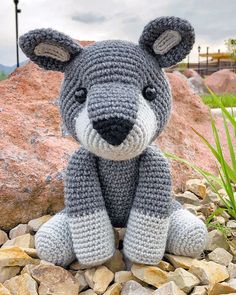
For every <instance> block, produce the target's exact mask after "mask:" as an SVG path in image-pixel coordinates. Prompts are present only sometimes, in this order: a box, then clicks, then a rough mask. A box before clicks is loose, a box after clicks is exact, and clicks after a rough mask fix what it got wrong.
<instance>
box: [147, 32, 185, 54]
mask: <svg viewBox="0 0 236 295" xmlns="http://www.w3.org/2000/svg"><path fill="white" fill-rule="evenodd" d="M181 40H182V37H181V35H180V33H179V32H178V31H173V30H167V31H165V32H164V33H162V34H161V35H160V36H159V37H158V38H157V39H156V41H155V42H154V44H153V47H152V48H153V50H154V52H155V53H156V54H160V55H163V54H165V53H167V52H168V51H169V50H170V49H171V48H173V47H174V46H176V45H178V44H179V43H180V42H181Z"/></svg>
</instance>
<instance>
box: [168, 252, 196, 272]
mask: <svg viewBox="0 0 236 295" xmlns="http://www.w3.org/2000/svg"><path fill="white" fill-rule="evenodd" d="M165 258H166V259H167V260H168V261H169V262H170V263H171V264H172V265H173V266H174V267H175V268H178V267H182V268H184V269H189V268H190V267H191V265H192V264H193V262H194V259H193V258H190V257H185V256H178V255H173V254H165Z"/></svg>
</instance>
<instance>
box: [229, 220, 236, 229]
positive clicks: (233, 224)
mask: <svg viewBox="0 0 236 295" xmlns="http://www.w3.org/2000/svg"><path fill="white" fill-rule="evenodd" d="M227 227H228V228H231V229H236V221H235V220H229V221H228V222H227Z"/></svg>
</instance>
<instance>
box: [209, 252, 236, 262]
mask: <svg viewBox="0 0 236 295" xmlns="http://www.w3.org/2000/svg"><path fill="white" fill-rule="evenodd" d="M208 257H209V260H212V261H214V262H216V263H219V264H222V265H225V266H228V265H229V264H230V262H231V261H232V259H233V255H231V254H230V253H229V252H228V251H226V250H225V249H223V248H216V249H215V250H214V251H212V252H211V253H210V254H209V255H208Z"/></svg>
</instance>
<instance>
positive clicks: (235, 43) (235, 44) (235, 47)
mask: <svg viewBox="0 0 236 295" xmlns="http://www.w3.org/2000/svg"><path fill="white" fill-rule="evenodd" d="M225 45H226V47H227V49H228V52H229V53H230V54H231V55H232V57H233V59H234V60H236V39H232V38H230V39H228V40H225Z"/></svg>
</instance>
